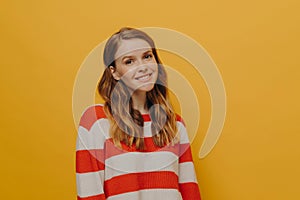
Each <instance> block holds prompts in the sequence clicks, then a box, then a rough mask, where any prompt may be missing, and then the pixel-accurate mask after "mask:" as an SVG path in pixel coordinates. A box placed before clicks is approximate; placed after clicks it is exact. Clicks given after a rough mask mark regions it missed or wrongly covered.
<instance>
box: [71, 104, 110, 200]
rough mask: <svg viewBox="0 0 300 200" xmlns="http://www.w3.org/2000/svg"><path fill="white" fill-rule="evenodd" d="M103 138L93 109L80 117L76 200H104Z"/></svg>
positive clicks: (89, 109) (77, 146) (95, 110)
mask: <svg viewBox="0 0 300 200" xmlns="http://www.w3.org/2000/svg"><path fill="white" fill-rule="evenodd" d="M104 142H105V137H104V135H103V133H102V131H101V125H100V123H99V118H98V115H97V109H95V107H90V108H88V109H87V110H86V111H85V112H84V113H83V115H82V117H81V120H80V124H79V127H78V136H77V144H76V185H77V200H105V199H106V197H105V193H104V189H103V184H104V170H105V165H104Z"/></svg>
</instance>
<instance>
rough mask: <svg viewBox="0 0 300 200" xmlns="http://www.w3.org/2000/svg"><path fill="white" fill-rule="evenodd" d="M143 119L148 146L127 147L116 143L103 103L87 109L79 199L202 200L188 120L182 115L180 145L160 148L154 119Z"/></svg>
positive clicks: (81, 133)
mask: <svg viewBox="0 0 300 200" xmlns="http://www.w3.org/2000/svg"><path fill="white" fill-rule="evenodd" d="M143 117H144V120H145V123H144V133H145V144H146V146H147V150H146V151H145V152H140V151H136V150H132V149H130V150H129V149H127V150H128V151H127V150H120V149H118V148H117V147H115V146H114V145H113V143H112V140H111V138H110V137H109V121H108V120H107V119H106V118H105V114H104V112H103V109H102V106H101V105H95V106H91V107H89V108H87V109H86V110H85V111H84V113H83V115H82V117H81V120H80V124H79V127H78V137H77V144H76V182H77V199H78V200H103V199H106V200H119V199H120V200H121V199H122V200H124V199H125V200H126V199H128V200H129V199H130V200H150V199H151V200H152V199H156V200H159V199H164V200H171V199H172V200H176V199H178V200H179V199H183V200H186V199H189V200H200V192H199V188H198V183H197V179H196V174H195V169H194V164H193V159H192V154H191V149H190V145H189V139H188V135H187V132H186V128H185V125H184V122H183V120H182V119H181V118H180V117H179V116H178V121H177V126H178V130H179V131H178V132H179V134H180V143H179V144H176V145H174V146H168V147H164V148H158V147H156V146H155V145H154V143H153V141H152V139H151V128H150V125H151V121H150V118H149V116H143Z"/></svg>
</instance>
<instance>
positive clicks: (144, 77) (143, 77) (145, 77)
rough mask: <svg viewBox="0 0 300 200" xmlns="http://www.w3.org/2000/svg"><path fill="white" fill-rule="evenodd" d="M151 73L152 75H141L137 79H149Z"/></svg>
mask: <svg viewBox="0 0 300 200" xmlns="http://www.w3.org/2000/svg"><path fill="white" fill-rule="evenodd" d="M150 75H151V74H148V75H146V76H142V77H140V78H137V80H145V79H147V78H148V77H149V76H150Z"/></svg>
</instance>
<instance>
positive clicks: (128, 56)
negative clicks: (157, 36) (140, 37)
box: [122, 49, 152, 60]
mask: <svg viewBox="0 0 300 200" xmlns="http://www.w3.org/2000/svg"><path fill="white" fill-rule="evenodd" d="M147 53H152V50H151V49H150V50H147V51H145V52H144V53H143V54H142V55H145V54H147ZM132 57H134V56H133V55H127V56H124V57H122V60H124V59H125V58H132Z"/></svg>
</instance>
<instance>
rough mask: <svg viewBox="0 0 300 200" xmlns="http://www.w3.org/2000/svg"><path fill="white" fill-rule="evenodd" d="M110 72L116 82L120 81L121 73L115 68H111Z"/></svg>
mask: <svg viewBox="0 0 300 200" xmlns="http://www.w3.org/2000/svg"><path fill="white" fill-rule="evenodd" d="M109 70H110V73H111V75H112V76H113V77H114V79H115V80H116V81H118V80H120V76H119V73H118V72H117V70H116V68H115V67H113V66H109Z"/></svg>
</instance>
